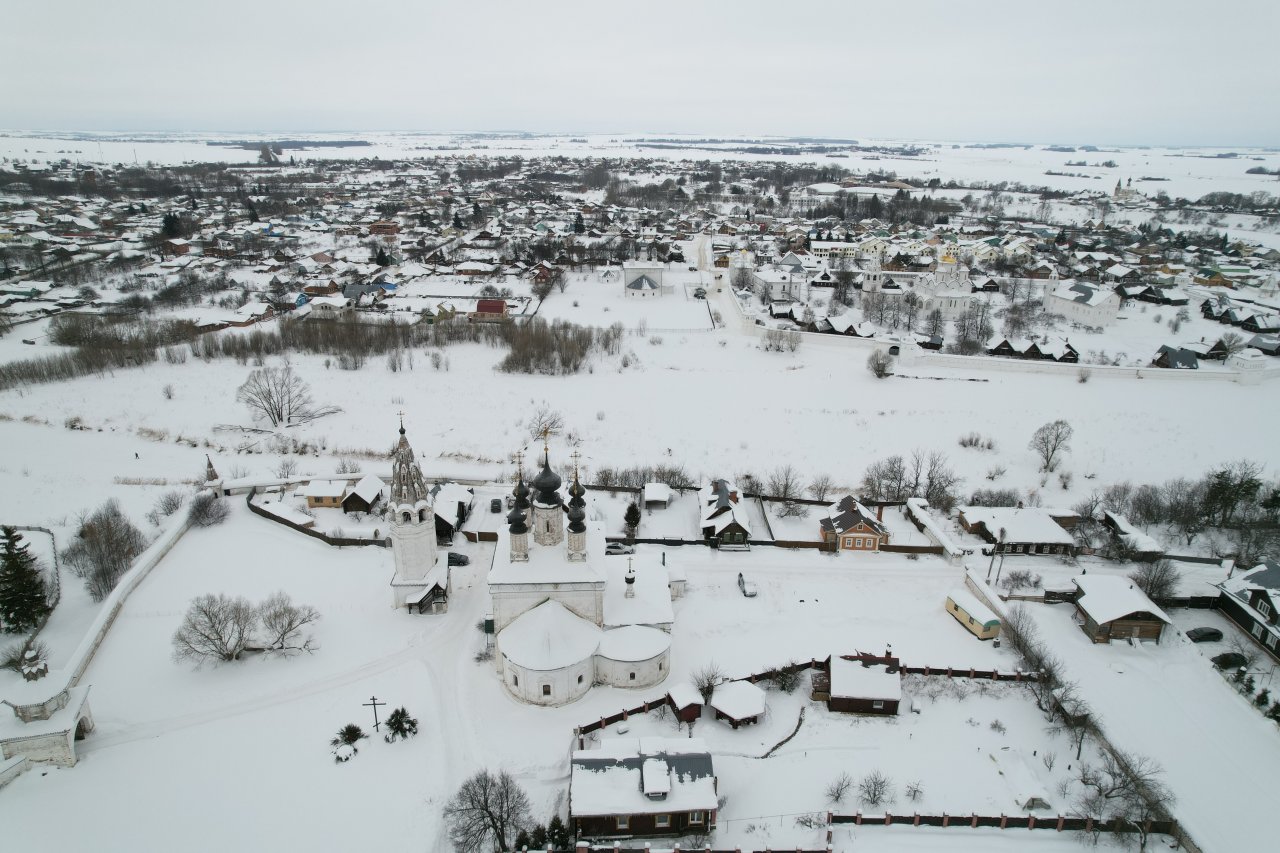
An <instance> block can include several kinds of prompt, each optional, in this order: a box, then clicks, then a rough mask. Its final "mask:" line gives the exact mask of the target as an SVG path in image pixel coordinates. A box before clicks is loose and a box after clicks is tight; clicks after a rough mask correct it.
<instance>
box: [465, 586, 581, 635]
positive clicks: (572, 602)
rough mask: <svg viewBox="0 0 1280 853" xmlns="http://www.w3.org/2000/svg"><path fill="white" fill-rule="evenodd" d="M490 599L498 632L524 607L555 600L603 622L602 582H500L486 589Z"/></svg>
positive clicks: (530, 608)
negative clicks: (535, 583) (531, 583)
mask: <svg viewBox="0 0 1280 853" xmlns="http://www.w3.org/2000/svg"><path fill="white" fill-rule="evenodd" d="M489 590H490V593H491V597H492V599H493V629H494V631H501V630H502V629H503V628H505V627H507V626H508V625H510V624H511V623H512V622H513V621H514V620H515V619H516V617H518V616H519V615H520V614H521V613H524V612H525V611H526V610H532V609H533V608H535V607H537V606H538V605H539V604H541V603H542V602H544V601H546V600H547V599H548V598H552V599H555V600H556V601H558V602H560V603H561V604H563V605H564V606H565V607H567V608H569V609H570V610H572V611H573V612H574V613H576V614H578V615H579V616H581V617H582V618H583V619H586V620H587V621H588V622H591V623H592V624H595V625H600V624H603V622H604V582H603V581H601V582H599V583H594V584H592V583H579V584H555V585H554V586H553V587H552V588H551V589H548V588H547V587H546V586H545V585H541V586H534V585H531V586H525V585H523V584H500V585H497V586H491V587H490V588H489Z"/></svg>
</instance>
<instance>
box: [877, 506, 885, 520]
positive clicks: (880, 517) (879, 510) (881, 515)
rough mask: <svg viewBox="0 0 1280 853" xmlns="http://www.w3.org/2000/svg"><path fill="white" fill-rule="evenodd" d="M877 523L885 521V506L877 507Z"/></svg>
mask: <svg viewBox="0 0 1280 853" xmlns="http://www.w3.org/2000/svg"><path fill="white" fill-rule="evenodd" d="M876 521H884V504H880V505H879V506H877V507H876Z"/></svg>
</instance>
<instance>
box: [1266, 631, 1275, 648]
mask: <svg viewBox="0 0 1280 853" xmlns="http://www.w3.org/2000/svg"><path fill="white" fill-rule="evenodd" d="M1275 647H1276V635H1275V634H1268V635H1267V648H1270V649H1274V648H1275Z"/></svg>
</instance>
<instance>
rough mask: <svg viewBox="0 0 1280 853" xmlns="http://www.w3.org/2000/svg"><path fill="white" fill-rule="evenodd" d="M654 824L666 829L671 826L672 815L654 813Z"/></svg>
mask: <svg viewBox="0 0 1280 853" xmlns="http://www.w3.org/2000/svg"><path fill="white" fill-rule="evenodd" d="M653 825H654V826H656V827H657V828H658V829H666V828H667V827H669V826H671V815H669V814H660V815H654V816H653Z"/></svg>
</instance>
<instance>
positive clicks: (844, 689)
mask: <svg viewBox="0 0 1280 853" xmlns="http://www.w3.org/2000/svg"><path fill="white" fill-rule="evenodd" d="M716 689H717V690H719V688H716ZM831 697H832V698H833V699H835V698H840V699H888V700H900V699H901V698H902V679H901V677H900V676H899V675H898V673H896V672H889V670H888V667H885V666H863V665H862V664H861V663H860V662H858V661H855V660H845V659H844V658H842V657H840V656H839V655H832V656H831Z"/></svg>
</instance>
